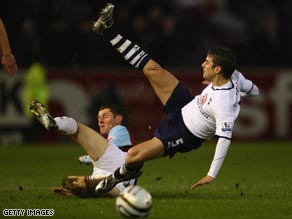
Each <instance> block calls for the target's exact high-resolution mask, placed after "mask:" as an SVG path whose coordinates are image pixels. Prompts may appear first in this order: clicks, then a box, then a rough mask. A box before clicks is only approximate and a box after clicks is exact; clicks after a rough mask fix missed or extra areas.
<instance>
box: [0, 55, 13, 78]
mask: <svg viewBox="0 0 292 219" xmlns="http://www.w3.org/2000/svg"><path fill="white" fill-rule="evenodd" d="M1 63H2V65H3V68H4V71H6V72H7V73H8V74H9V75H10V76H14V75H15V74H16V72H17V64H16V60H15V58H14V55H13V54H12V53H7V54H3V56H2V59H1Z"/></svg>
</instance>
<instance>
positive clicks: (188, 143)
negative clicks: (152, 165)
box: [154, 83, 204, 157]
mask: <svg viewBox="0 0 292 219" xmlns="http://www.w3.org/2000/svg"><path fill="white" fill-rule="evenodd" d="M193 99H194V96H193V95H192V94H191V93H190V92H189V91H188V90H187V89H186V88H185V87H184V86H183V85H182V83H179V84H178V85H177V86H176V88H175V89H174V91H173V92H172V94H171V96H170V98H169V100H168V101H167V103H166V104H165V106H164V112H165V114H166V115H165V117H164V118H163V120H162V121H161V122H160V124H159V125H158V127H157V129H156V131H155V134H154V135H155V137H157V138H158V139H160V140H161V141H162V143H163V145H164V148H165V156H167V155H169V156H170V157H173V156H174V154H175V153H177V152H181V153H184V152H188V151H191V150H194V149H197V148H199V147H200V146H201V144H202V142H203V141H204V139H201V138H198V137H196V136H194V135H193V134H192V133H191V132H190V131H189V130H188V129H187V127H186V126H185V124H184V121H183V118H182V114H181V109H182V108H183V107H184V106H185V105H186V104H187V103H189V102H190V101H192V100H193Z"/></svg>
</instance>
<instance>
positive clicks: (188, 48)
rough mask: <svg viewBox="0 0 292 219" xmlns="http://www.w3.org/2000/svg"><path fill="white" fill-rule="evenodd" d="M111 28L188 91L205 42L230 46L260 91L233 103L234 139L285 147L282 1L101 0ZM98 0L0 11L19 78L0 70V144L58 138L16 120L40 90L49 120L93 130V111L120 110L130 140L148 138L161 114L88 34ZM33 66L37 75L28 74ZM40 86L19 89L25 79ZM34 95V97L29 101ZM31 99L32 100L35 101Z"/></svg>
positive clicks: (129, 72) (290, 122)
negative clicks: (110, 105) (107, 106)
mask: <svg viewBox="0 0 292 219" xmlns="http://www.w3.org/2000/svg"><path fill="white" fill-rule="evenodd" d="M111 2H113V3H115V5H116V12H115V25H116V28H117V29H118V30H119V31H120V32H121V33H123V34H124V35H125V36H128V37H129V38H130V39H132V40H133V41H136V42H138V43H139V44H140V45H141V46H142V47H143V48H144V49H145V51H147V52H148V53H150V54H151V55H152V57H153V58H154V59H155V60H157V61H158V62H159V63H160V64H161V65H163V66H165V67H166V68H168V69H169V70H170V71H172V72H173V73H175V74H176V75H177V76H178V77H179V78H180V79H181V80H182V81H183V82H185V83H186V85H187V86H188V87H189V88H190V89H191V90H192V92H193V93H194V94H195V93H197V92H198V91H199V90H201V89H202V88H203V86H202V85H201V68H200V65H201V63H202V61H203V60H204V58H205V55H206V52H207V50H208V48H210V47H212V46H213V45H215V44H225V45H228V46H230V47H232V48H233V49H234V50H235V52H236V53H237V56H238V65H239V68H238V69H239V70H240V71H242V72H244V73H245V75H246V76H247V77H248V78H250V79H251V80H253V81H254V82H255V83H256V84H257V85H258V86H259V88H260V91H261V96H260V97H257V98H253V99H250V100H243V104H242V111H241V114H240V116H239V119H238V122H237V124H236V130H235V134H234V135H235V140H240V141H243V140H281V141H291V140H292V131H291V130H292V116H291V109H292V108H291V105H292V50H291V48H292V45H291V44H292V41H291V39H292V25H291V23H292V13H291V11H292V1H291V0H286V1H276V0H247V1H230V0H160V1H157V0H156V1H153V0H152V1H137V0H124V1H111ZM105 4H106V1H99V0H95V1H93V0H87V1H86V0H74V1H69V0H62V1H60V0H59V1H57V0H50V1H37V0H22V1H16V0H10V1H7V2H5V5H1V9H0V11H1V14H0V15H1V18H2V19H3V21H4V23H5V26H6V29H7V32H8V35H9V40H10V44H11V47H12V50H13V53H14V55H15V57H16V60H17V63H18V66H19V72H18V74H17V76H16V77H13V78H11V77H8V76H7V75H6V74H5V73H3V72H0V90H1V93H0V95H1V96H0V130H1V131H0V143H1V145H11V144H25V143H31V142H38V143H39V142H56V141H58V142H60V141H67V140H69V138H68V139H67V138H65V137H63V136H61V135H58V134H54V133H49V132H46V131H45V130H44V129H43V128H42V127H40V126H39V125H38V124H37V123H36V122H35V121H34V120H33V119H32V118H31V117H30V116H29V115H27V114H26V113H25V109H27V102H26V99H25V96H24V95H25V94H26V92H27V89H29V87H31V86H40V90H39V92H43V93H46V94H47V95H48V96H47V97H48V98H47V99H46V100H47V101H46V102H47V105H48V107H49V110H50V111H51V112H52V114H53V115H55V116H60V115H68V116H71V117H74V118H76V119H77V120H79V121H81V122H83V123H85V124H88V125H90V126H91V127H93V128H95V129H96V128H97V124H96V113H97V110H98V107H99V106H100V105H102V104H104V103H106V102H115V103H122V104H124V105H125V107H126V109H127V110H128V113H129V118H128V121H129V124H128V126H129V128H130V130H131V131H132V132H133V135H134V136H135V138H136V140H137V141H140V140H144V139H146V138H148V137H150V136H152V133H153V131H154V129H155V127H156V125H157V123H158V122H159V118H160V117H161V115H162V107H161V104H160V103H159V102H158V100H157V98H156V97H155V95H154V93H153V91H152V90H151V88H150V86H149V84H148V81H147V80H146V79H145V78H144V77H143V75H142V73H140V72H138V71H136V70H134V69H132V68H131V67H129V66H128V65H127V63H125V62H124V61H123V59H122V57H120V55H119V54H117V53H116V52H115V51H113V49H112V48H111V47H110V46H109V45H108V43H107V42H105V41H104V40H103V39H102V38H100V37H98V36H96V35H95V34H94V33H92V31H91V24H92V21H93V20H95V19H96V18H98V15H99V12H100V10H101V9H102V8H103V7H104V5H105ZM35 63H39V64H41V66H42V67H43V69H42V68H31V67H34V66H35V65H34V64H35ZM33 71H36V72H37V73H36V74H37V75H40V74H41V73H40V72H43V74H44V76H45V79H46V80H45V81H42V83H44V84H43V86H42V84H39V82H40V81H39V80H38V79H35V80H33V81H30V82H27V80H26V78H27V75H29V74H30V73H31V72H33ZM36 97H38V95H36ZM40 101H41V100H40Z"/></svg>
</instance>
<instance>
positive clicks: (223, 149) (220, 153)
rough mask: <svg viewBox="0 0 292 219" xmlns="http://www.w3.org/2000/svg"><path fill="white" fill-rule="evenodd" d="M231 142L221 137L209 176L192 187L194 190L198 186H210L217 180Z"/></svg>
mask: <svg viewBox="0 0 292 219" xmlns="http://www.w3.org/2000/svg"><path fill="white" fill-rule="evenodd" d="M230 142H231V141H230V139H227V138H222V137H219V139H218V142H217V145H216V150H215V155H214V158H213V161H212V164H211V167H210V169H209V172H208V174H207V176H205V177H203V178H202V179H200V180H199V181H198V182H197V183H195V184H194V185H192V187H191V188H192V189H195V188H197V187H198V186H201V185H204V184H209V183H211V182H212V181H213V180H214V179H215V178H216V176H217V174H218V172H219V170H220V168H221V166H222V164H223V161H224V159H225V157H226V154H227V151H228V148H229V145H230Z"/></svg>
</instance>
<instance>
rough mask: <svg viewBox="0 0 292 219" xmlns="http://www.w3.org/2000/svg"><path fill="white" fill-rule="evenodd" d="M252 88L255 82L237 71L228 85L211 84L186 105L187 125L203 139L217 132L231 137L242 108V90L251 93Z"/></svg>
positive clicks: (185, 116) (209, 137)
mask: <svg viewBox="0 0 292 219" xmlns="http://www.w3.org/2000/svg"><path fill="white" fill-rule="evenodd" d="M252 88H253V83H252V82H251V81H250V80H247V79H245V78H244V76H243V75H242V74H241V73H240V72H238V71H236V70H235V71H234V73H233V74H232V77H231V79H230V80H229V81H228V82H227V83H226V84H224V85H222V86H214V85H213V84H212V83H210V84H209V85H208V86H207V87H206V88H205V89H204V90H203V92H202V93H201V94H200V95H198V96H196V97H195V98H194V99H193V100H192V101H191V102H189V103H188V104H187V105H186V106H184V107H183V108H182V116H183V120H184V123H185V125H186V127H187V128H188V129H189V131H190V132H191V133H193V134H194V135H195V136H197V137H199V138H202V139H211V138H213V137H214V135H217V136H220V137H225V138H228V139H231V137H232V131H233V127H234V122H235V120H236V118H237V116H238V114H239V111H240V91H241V92H244V93H248V92H249V91H250V90H251V89H252Z"/></svg>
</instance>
